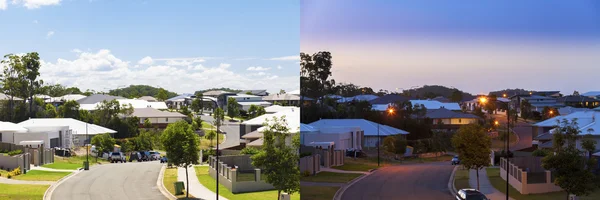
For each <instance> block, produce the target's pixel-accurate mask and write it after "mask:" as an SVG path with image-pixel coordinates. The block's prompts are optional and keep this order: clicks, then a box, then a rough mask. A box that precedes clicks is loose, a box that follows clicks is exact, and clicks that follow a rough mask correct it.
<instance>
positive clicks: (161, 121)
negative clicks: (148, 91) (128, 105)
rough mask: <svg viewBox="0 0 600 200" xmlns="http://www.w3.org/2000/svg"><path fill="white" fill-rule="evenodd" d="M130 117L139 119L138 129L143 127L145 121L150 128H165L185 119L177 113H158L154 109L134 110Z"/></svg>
mask: <svg viewBox="0 0 600 200" xmlns="http://www.w3.org/2000/svg"><path fill="white" fill-rule="evenodd" d="M131 115H132V116H136V117H138V118H139V119H140V128H141V127H144V123H145V121H146V119H148V120H149V121H150V123H151V124H152V127H157V128H166V127H167V126H168V125H169V124H172V123H175V122H178V121H181V120H184V119H185V118H186V117H187V116H185V115H183V114H181V113H179V112H169V111H160V110H157V109H154V108H136V109H133V114H131Z"/></svg>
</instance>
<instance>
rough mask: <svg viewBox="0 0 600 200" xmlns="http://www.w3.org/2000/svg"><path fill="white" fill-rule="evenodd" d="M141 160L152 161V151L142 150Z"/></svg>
mask: <svg viewBox="0 0 600 200" xmlns="http://www.w3.org/2000/svg"><path fill="white" fill-rule="evenodd" d="M139 153H140V156H141V158H140V160H141V161H150V152H148V151H140V152H139Z"/></svg>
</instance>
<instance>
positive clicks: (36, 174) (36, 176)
mask: <svg viewBox="0 0 600 200" xmlns="http://www.w3.org/2000/svg"><path fill="white" fill-rule="evenodd" d="M69 174H71V172H49V171H41V170H31V171H28V172H27V174H21V175H18V176H14V177H12V179H15V180H23V181H58V180H59V179H61V178H62V177H65V176H67V175H69Z"/></svg>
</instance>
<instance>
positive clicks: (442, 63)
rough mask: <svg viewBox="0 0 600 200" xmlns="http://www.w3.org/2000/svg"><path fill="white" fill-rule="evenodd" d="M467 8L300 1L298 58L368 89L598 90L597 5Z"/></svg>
mask: <svg viewBox="0 0 600 200" xmlns="http://www.w3.org/2000/svg"><path fill="white" fill-rule="evenodd" d="M470 1H471V2H463V3H462V4H456V3H451V2H447V3H442V2H437V3H436V4H435V5H434V4H426V3H422V2H421V1H359V0H354V1H341V0H333V1H318V0H303V1H302V5H301V26H300V40H301V45H300V48H301V51H302V52H305V53H314V52H317V51H330V52H331V53H332V55H333V62H334V64H333V78H334V79H336V81H337V82H352V83H354V84H358V85H361V86H369V87H372V88H374V89H388V90H392V91H393V90H396V88H404V89H408V88H410V87H412V86H422V85H445V86H453V87H456V88H459V89H462V90H464V91H466V92H470V93H487V92H489V91H492V90H500V89H505V88H525V89H533V90H560V91H562V92H563V93H566V94H570V93H572V92H573V90H578V91H580V92H587V91H590V90H600V86H597V84H592V83H594V82H593V80H595V78H596V77H597V74H598V73H597V71H598V70H596V69H600V3H593V1H576V2H574V1H554V0H551V1H541V0H537V1H527V2H522V1H511V2H508V1H496V2H491V3H490V2H488V1H486V2H485V3H483V2H482V1H476V0H470Z"/></svg>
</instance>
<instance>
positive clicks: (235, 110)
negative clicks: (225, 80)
mask: <svg viewBox="0 0 600 200" xmlns="http://www.w3.org/2000/svg"><path fill="white" fill-rule="evenodd" d="M227 116H228V117H230V118H234V117H237V116H240V109H239V107H238V104H237V100H235V98H233V97H229V99H227Z"/></svg>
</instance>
